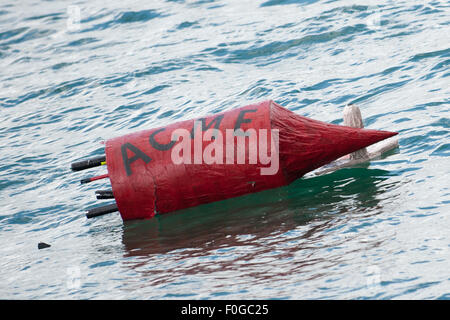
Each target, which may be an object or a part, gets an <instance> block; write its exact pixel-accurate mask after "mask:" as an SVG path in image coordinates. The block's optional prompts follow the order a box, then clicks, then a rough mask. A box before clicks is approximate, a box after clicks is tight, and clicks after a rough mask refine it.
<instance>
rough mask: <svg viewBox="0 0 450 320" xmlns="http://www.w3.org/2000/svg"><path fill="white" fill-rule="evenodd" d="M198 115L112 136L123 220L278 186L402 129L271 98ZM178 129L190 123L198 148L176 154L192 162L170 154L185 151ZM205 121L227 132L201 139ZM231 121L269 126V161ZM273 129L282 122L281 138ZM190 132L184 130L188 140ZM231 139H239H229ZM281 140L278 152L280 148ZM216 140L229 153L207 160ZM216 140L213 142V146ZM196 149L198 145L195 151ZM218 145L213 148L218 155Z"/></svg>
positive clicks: (111, 159) (109, 153)
mask: <svg viewBox="0 0 450 320" xmlns="http://www.w3.org/2000/svg"><path fill="white" fill-rule="evenodd" d="M195 120H197V122H196V123H197V125H196V128H194V121H195ZM195 120H188V121H182V122H177V123H174V124H171V125H168V126H165V127H161V128H156V129H150V130H145V131H140V132H136V133H132V134H128V135H125V136H122V137H118V138H114V139H110V140H108V141H107V142H106V162H107V167H108V174H109V177H110V180H111V184H112V190H113V194H114V197H115V199H116V202H117V206H118V208H119V211H120V214H121V216H122V219H123V220H131V219H142V218H152V217H153V216H154V215H155V213H158V214H161V213H166V212H170V211H175V210H179V209H183V208H188V207H193V206H197V205H200V204H204V203H209V202H213V201H219V200H224V199H227V198H232V197H237V196H241V195H244V194H248V193H252V192H258V191H262V190H266V189H270V188H276V187H280V186H283V185H286V184H289V183H291V182H292V181H294V180H296V179H298V178H300V177H301V176H303V175H304V174H305V173H307V172H309V171H312V170H314V169H316V168H319V167H321V166H323V165H324V164H327V163H329V162H331V161H333V160H335V159H338V158H339V157H341V156H344V155H346V154H349V153H351V152H354V151H356V150H358V149H361V148H364V147H366V146H368V145H371V144H373V143H376V142H378V141H381V140H383V139H386V138H388V137H391V136H393V135H396V134H397V133H395V132H387V131H378V130H368V129H357V128H351V127H344V126H338V125H333V124H328V123H324V122H321V121H317V120H312V119H309V118H306V117H302V116H299V115H297V114H295V113H293V112H291V111H289V110H287V109H285V108H283V107H281V106H279V105H278V104H276V103H275V102H273V101H265V102H262V103H259V104H253V105H248V106H245V107H242V108H238V109H234V110H230V111H227V112H223V113H219V114H215V115H211V116H207V117H205V118H203V119H202V118H200V119H195ZM199 124H201V126H200V125H199ZM200 127H202V128H201V129H202V131H200ZM176 129H186V130H187V131H188V132H189V133H190V136H189V137H188V138H189V139H190V144H191V149H190V150H191V154H192V156H191V155H190V154H188V153H186V154H185V153H180V152H178V155H180V156H186V157H188V158H190V159H191V164H187V163H181V164H175V163H174V162H173V161H172V159H173V152H174V148H176V150H178V151H179V150H180V146H181V145H179V146H178V147H177V145H178V144H180V143H182V140H184V139H185V138H186V137H185V136H183V138H180V139H178V140H175V141H172V132H173V131H174V130H176ZM194 129H195V130H194ZM207 129H210V130H209V131H207V132H211V131H212V129H217V130H218V131H220V133H221V136H222V138H223V139H219V135H215V137H217V138H216V140H212V139H210V138H211V135H209V137H208V136H206V137H205V136H203V139H202V134H205V133H206V130H207ZM227 129H232V130H228V134H230V131H231V132H232V133H233V132H234V130H237V129H241V130H243V132H250V131H251V130H250V131H247V130H248V129H254V130H255V131H256V132H257V133H258V134H259V132H263V131H264V130H259V129H266V132H267V137H264V136H262V135H259V136H258V138H259V139H258V143H260V142H261V141H264V138H266V139H265V140H266V142H267V150H268V151H267V152H266V153H264V154H266V155H267V156H268V157H269V158H271V157H272V161H271V162H270V163H267V159H265V160H264V158H261V157H260V156H258V157H257V159H256V163H254V160H253V163H249V162H250V160H249V159H250V158H249V157H250V154H252V152H253V151H254V150H253V149H252V148H255V145H258V144H249V142H248V141H249V140H251V138H250V137H244V138H243V137H239V136H241V135H242V133H243V132H242V131H240V130H237V131H236V134H234V135H236V136H238V137H236V136H234V135H231V139H232V140H229V139H227ZM271 129H278V139H277V134H276V133H272V132H275V131H271ZM194 132H195V133H194ZM216 132H217V131H216ZM177 136H179V135H177ZM175 138H176V137H175ZM240 138H241V139H246V144H245V155H246V157H245V163H242V158H241V161H240V163H239V164H238V163H237V155H238V154H240V153H239V150H238V147H237V145H238V143H237V139H240ZM187 140H188V139H187V138H186V142H187ZM204 140H205V141H204ZM221 140H222V141H221ZM233 140H234V143H230V141H232V142H233ZM277 140H278V152H277V150H276V148H275V147H276V144H277ZM227 141H228V144H227ZM254 141H255V140H254ZM212 143H215V144H216V146H218V144H220V145H221V146H222V147H223V149H222V150H223V154H222V155H221V154H220V152H219V153H217V154H218V157H217V159H220V160H221V161H219V160H217V159H216V163H212V164H208V163H205V160H204V159H202V154H203V152H206V150H205V148H207V147H208V145H210V144H212ZM249 145H250V147H249ZM252 146H253V147H252ZM196 148H197V149H196ZM211 148H212V145H211V146H210V147H209V151H211ZM257 149H258V150H259V149H260V148H259V147H257ZM261 149H262V148H261ZM196 150H197V151H199V150H200V152H197V153H195V151H196ZM216 150H218V149H216ZM215 152H216V151H215ZM215 152H212V153H209V154H211V155H216V153H215ZM231 153H233V155H232V154H231ZM241 154H243V153H241ZM257 154H258V153H257ZM258 155H259V154H258ZM227 156H228V158H227ZM269 158H268V159H269ZM275 158H277V159H279V169H278V170H277V171H276V172H274V171H275V169H276V168H277V166H276V165H275V164H274V162H275V160H274V159H275ZM253 159H254V158H253ZM195 162H197V163H195ZM220 162H222V163H220ZM230 162H232V163H230ZM261 168H272V169H266V170H269V172H270V170H271V171H273V172H272V173H274V174H264V175H263V174H262V171H261Z"/></svg>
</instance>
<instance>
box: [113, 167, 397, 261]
mask: <svg viewBox="0 0 450 320" xmlns="http://www.w3.org/2000/svg"><path fill="white" fill-rule="evenodd" d="M389 175H390V173H389V172H388V171H384V170H379V169H366V168H352V169H343V170H339V171H337V172H334V173H331V174H328V175H325V176H319V177H313V178H309V179H305V178H304V179H299V180H298V181H296V182H294V183H292V184H291V185H289V186H286V187H282V188H278V189H274V190H268V191H263V192H260V193H256V194H250V195H247V196H243V197H240V198H235V199H228V200H225V201H221V202H215V203H211V204H206V205H203V206H200V207H195V208H190V209H186V210H182V211H178V212H174V213H170V214H165V215H160V216H157V217H155V218H154V219H152V220H148V221H134V222H128V223H125V224H124V227H123V228H124V229H123V235H122V241H123V244H124V245H125V250H126V253H125V256H150V255H153V254H165V253H169V252H171V251H173V250H177V249H183V250H184V251H186V254H194V253H195V254H197V255H198V254H202V252H204V253H206V252H209V251H211V250H217V249H219V248H226V247H233V246H242V245H246V242H247V241H242V239H243V237H244V238H245V237H248V238H251V240H252V243H255V242H256V241H257V240H258V239H262V238H267V237H277V235H283V234H285V233H286V232H288V231H290V230H294V229H295V228H297V227H298V226H303V225H307V224H308V223H309V222H312V221H314V222H315V223H314V224H313V225H311V227H310V228H308V230H307V232H305V233H304V234H302V235H301V236H300V238H303V239H308V238H310V237H314V235H315V234H316V233H318V232H319V233H320V231H323V230H324V229H327V228H330V227H331V226H330V223H331V222H332V217H333V216H334V215H335V214H340V213H345V212H349V211H351V212H355V213H356V212H364V211H365V210H366V209H367V208H371V209H372V211H373V209H374V208H376V207H377V205H378V202H379V197H377V195H379V194H380V193H383V192H384V191H386V189H387V188H390V186H389V185H387V186H386V185H383V186H379V185H380V183H382V182H383V181H384V180H386V179H387V178H388V176H389ZM279 240H280V241H284V239H283V237H282V236H281V238H280V239H279ZM290 240H292V239H291V238H289V241H290ZM261 246H264V244H263V243H261ZM300 249H301V248H298V247H297V248H296V250H300ZM183 250H182V251H183ZM256 252H257V253H259V251H258V250H256Z"/></svg>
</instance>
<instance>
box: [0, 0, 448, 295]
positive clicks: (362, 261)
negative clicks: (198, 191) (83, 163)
mask: <svg viewBox="0 0 450 320" xmlns="http://www.w3.org/2000/svg"><path fill="white" fill-rule="evenodd" d="M449 64H450V5H449V3H448V1H406V0H403V1H387V0H383V1H357V0H354V1H314V0H297V1H295V0H262V1H241V0H219V1H212V0H211V1H207V0H199V1H193V0H192V1H191V0H185V1H183V0H180V1H176V0H172V1H162V0H158V1H156V0H152V1H123V0H121V1H107V2H105V1H99V0H96V1H87V0H79V1H43V0H41V1H37V0H24V1H13V0H4V1H2V2H1V4H0V66H1V68H0V79H1V80H0V139H1V140H0V141H1V145H0V154H1V163H0V205H1V211H0V243H1V246H0V257H1V259H0V269H1V275H0V298H2V299H176V298H184V299H449V298H450V248H449V247H450V232H449V225H450V215H449V214H450V191H449V180H450V176H449V169H450V166H449V156H450V142H449V138H450V134H449V124H450V90H449V87H450V71H449ZM266 99H273V100H275V101H276V102H278V103H279V104H281V105H283V106H284V107H286V108H288V109H290V110H292V111H294V112H296V113H298V114H300V115H304V116H308V117H311V118H314V119H318V120H322V121H327V122H332V123H335V124H340V123H342V121H341V118H342V110H343V107H344V106H345V105H346V104H348V103H355V104H357V105H358V106H359V107H360V108H361V111H362V114H363V117H364V119H365V125H366V127H368V128H371V129H384V130H390V131H398V132H399V143H400V147H399V148H398V149H397V150H394V151H391V152H390V153H388V154H387V155H385V156H383V157H382V158H381V159H378V160H377V161H373V162H372V163H370V164H367V165H361V166H358V167H356V168H350V169H343V170H339V171H337V172H334V173H331V174H328V175H324V176H319V177H314V176H307V177H304V178H302V179H300V180H298V181H296V182H295V183H293V184H292V185H290V186H288V187H284V188H280V189H276V190H270V191H266V192H262V193H260V194H253V195H249V196H245V197H241V198H238V199H232V200H227V201H224V202H220V203H215V204H209V205H205V206H202V207H199V208H193V209H189V210H185V211H184V212H177V213H171V214H168V215H163V216H159V217H157V218H155V219H152V220H148V221H135V222H129V223H123V222H122V220H121V218H120V215H119V214H118V213H114V214H110V215H106V216H102V217H99V218H96V219H90V220H88V219H86V217H85V209H88V208H92V207H95V206H97V205H99V204H101V201H99V200H96V199H95V196H94V191H95V190H97V189H106V188H108V187H109V185H108V182H107V181H106V180H102V181H99V182H95V183H91V184H89V185H80V183H79V181H80V179H81V178H83V177H85V176H86V175H96V174H103V173H105V172H106V171H105V168H96V169H90V170H88V171H89V172H83V173H75V172H71V171H70V163H71V162H74V161H76V160H80V159H83V158H89V157H93V156H98V155H101V154H102V153H103V145H102V144H101V143H102V141H104V140H106V139H109V138H112V137H116V136H120V135H123V134H126V133H130V132H133V131H137V130H141V129H149V128H152V127H157V126H161V125H165V124H169V123H172V122H175V121H179V120H186V119H192V118H194V117H199V116H203V115H206V114H213V113H217V112H221V111H225V110H229V109H232V108H235V107H239V106H244V105H246V104H250V103H254V102H258V101H263V100H266ZM180 183H189V181H181V182H180ZM105 203H109V202H108V201H106V202H105ZM40 241H43V242H46V243H49V244H51V247H50V248H47V249H43V250H38V248H37V244H38V242H40Z"/></svg>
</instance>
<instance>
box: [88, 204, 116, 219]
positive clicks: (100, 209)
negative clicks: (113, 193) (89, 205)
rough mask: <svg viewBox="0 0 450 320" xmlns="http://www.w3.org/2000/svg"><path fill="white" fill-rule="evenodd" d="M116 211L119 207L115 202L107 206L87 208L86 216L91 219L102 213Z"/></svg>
mask: <svg viewBox="0 0 450 320" xmlns="http://www.w3.org/2000/svg"><path fill="white" fill-rule="evenodd" d="M116 211H119V208H118V207H117V205H116V204H115V203H114V204H109V205H107V206H102V207H97V208H94V209H91V210H88V212H87V213H86V218H88V219H91V218H94V217H98V216H102V215H104V214H108V213H112V212H116Z"/></svg>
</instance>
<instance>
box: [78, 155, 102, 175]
mask: <svg viewBox="0 0 450 320" xmlns="http://www.w3.org/2000/svg"><path fill="white" fill-rule="evenodd" d="M105 161H106V156H100V157H96V158H92V159H88V160H83V161H78V162H74V163H72V165H71V168H72V171H80V170H84V169H89V168H93V167H98V166H101V165H102V162H105Z"/></svg>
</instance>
